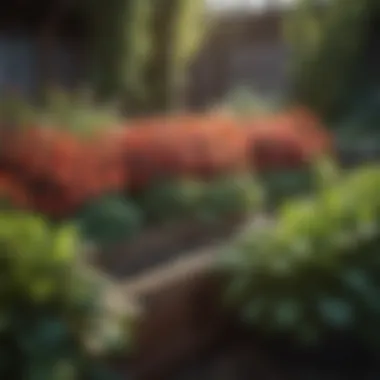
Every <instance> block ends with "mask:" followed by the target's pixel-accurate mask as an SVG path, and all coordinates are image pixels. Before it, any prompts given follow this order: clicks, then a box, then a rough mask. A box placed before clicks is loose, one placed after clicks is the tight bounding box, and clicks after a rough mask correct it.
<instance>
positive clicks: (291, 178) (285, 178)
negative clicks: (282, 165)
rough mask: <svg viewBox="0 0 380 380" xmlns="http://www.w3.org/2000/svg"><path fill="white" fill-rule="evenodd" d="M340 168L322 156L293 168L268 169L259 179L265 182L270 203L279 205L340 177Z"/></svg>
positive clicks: (331, 182) (322, 186) (316, 189)
mask: <svg viewBox="0 0 380 380" xmlns="http://www.w3.org/2000/svg"><path fill="white" fill-rule="evenodd" d="M340 174H341V173H340V170H339V168H338V167H337V166H336V164H335V163H334V162H333V161H332V160H331V159H330V158H328V157H321V158H319V159H318V160H316V161H315V162H314V163H313V164H311V165H305V166H303V167H300V168H297V169H291V170H281V171H268V172H266V173H262V174H261V175H260V177H259V180H260V181H261V182H262V183H263V186H264V188H265V192H266V198H267V201H268V204H269V205H271V206H272V205H273V206H277V205H279V204H282V203H283V202H284V200H288V199H292V198H296V197H299V196H306V195H308V194H312V193H313V192H315V191H318V190H319V189H323V188H324V187H325V186H329V185H331V184H333V183H334V182H335V181H337V180H338V179H339V178H340Z"/></svg>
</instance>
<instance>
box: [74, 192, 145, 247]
mask: <svg viewBox="0 0 380 380" xmlns="http://www.w3.org/2000/svg"><path fill="white" fill-rule="evenodd" d="M78 221H79V225H80V228H81V231H82V233H83V235H84V236H85V237H86V238H87V239H88V240H89V241H91V242H93V243H95V244H97V245H99V246H108V245H112V244H114V243H118V242H122V241H125V240H128V239H132V238H133V237H134V236H136V235H137V234H138V233H139V232H140V230H141V228H142V225H143V214H142V212H141V210H140V208H139V207H138V206H137V205H135V204H134V203H133V202H131V201H129V200H128V199H125V198H123V197H122V196H118V195H106V196H102V197H100V198H97V199H94V200H93V201H91V202H90V203H88V204H87V205H86V206H85V207H84V208H83V209H82V210H81V212H80V213H79V215H78Z"/></svg>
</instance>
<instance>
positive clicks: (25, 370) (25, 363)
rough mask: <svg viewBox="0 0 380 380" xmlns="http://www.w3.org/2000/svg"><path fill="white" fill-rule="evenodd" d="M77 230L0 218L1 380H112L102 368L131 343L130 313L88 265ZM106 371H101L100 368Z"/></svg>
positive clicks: (13, 216) (24, 217)
mask: <svg viewBox="0 0 380 380" xmlns="http://www.w3.org/2000/svg"><path fill="white" fill-rule="evenodd" d="M80 249H81V247H80V245H79V238H78V235H77V232H76V230H75V229H74V228H73V227H72V226H70V225H65V226H60V227H53V226H50V225H49V224H47V223H46V222H45V221H44V220H43V219H41V218H40V217H38V216H34V215H29V214H25V213H19V212H15V211H11V210H10V211H6V212H5V211H3V212H1V213H0V253H1V255H0V260H1V265H0V273H1V275H0V281H1V286H0V302H1V308H0V310H1V312H0V377H1V378H2V379H12V378H13V379H30V380H32V379H38V380H61V379H84V378H88V379H98V378H104V379H110V378H112V377H110V376H111V375H106V374H105V375H104V377H99V376H101V372H102V371H103V369H100V367H99V364H100V363H101V362H102V357H104V355H105V354H108V353H109V351H108V350H110V349H115V348H120V347H121V346H122V345H123V344H124V343H125V342H123V341H122V340H121V339H122V337H123V331H124V328H125V327H127V326H128V319H126V320H124V318H125V316H123V315H119V314H113V313H110V310H107V309H106V308H105V306H104V303H103V298H102V297H103V295H104V291H105V289H106V288H105V286H104V284H103V282H102V281H100V280H99V279H98V278H97V277H94V275H93V274H91V272H89V271H88V269H86V267H85V266H84V265H83V264H81V262H80V259H79V257H78V252H79V250H80ZM97 369H99V371H97Z"/></svg>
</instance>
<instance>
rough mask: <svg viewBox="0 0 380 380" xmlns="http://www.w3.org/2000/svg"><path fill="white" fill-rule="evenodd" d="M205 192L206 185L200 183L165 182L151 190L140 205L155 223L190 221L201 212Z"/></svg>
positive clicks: (184, 181)
mask: <svg viewBox="0 0 380 380" xmlns="http://www.w3.org/2000/svg"><path fill="white" fill-rule="evenodd" d="M203 192H204V185H203V183H202V182H200V181H196V180H191V179H180V180H173V181H165V182H163V183H160V184H157V185H154V186H152V187H151V188H149V189H148V190H147V191H146V192H145V193H144V194H143V195H142V197H141V202H140V204H141V207H142V208H143V209H144V211H145V213H146V215H147V218H148V219H149V220H150V221H152V222H153V223H155V222H164V221H173V220H179V219H188V218H192V217H194V215H196V213H197V211H198V210H199V207H200V203H201V199H202V196H203Z"/></svg>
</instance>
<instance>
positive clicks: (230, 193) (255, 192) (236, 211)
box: [199, 174, 264, 221]
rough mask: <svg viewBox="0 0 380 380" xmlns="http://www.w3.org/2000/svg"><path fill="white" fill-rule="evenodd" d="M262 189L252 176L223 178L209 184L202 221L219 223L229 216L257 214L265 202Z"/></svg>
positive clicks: (203, 198) (204, 199) (205, 195)
mask: <svg viewBox="0 0 380 380" xmlns="http://www.w3.org/2000/svg"><path fill="white" fill-rule="evenodd" d="M262 190H263V189H262V187H261V186H260V185H259V183H258V182H257V180H256V179H255V178H253V177H252V176H251V175H248V174H246V175H238V176H236V175H235V176H232V175H230V176H223V177H221V178H219V179H216V180H213V181H211V182H210V183H208V184H207V186H206V188H205V191H204V194H203V197H202V203H201V204H202V209H201V213H200V215H199V216H200V218H201V220H204V221H217V220H220V219H223V218H226V217H229V216H239V215H248V214H250V213H252V214H253V213H254V212H257V211H258V209H260V208H261V206H262V204H263V201H264V194H263V191H262Z"/></svg>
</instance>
